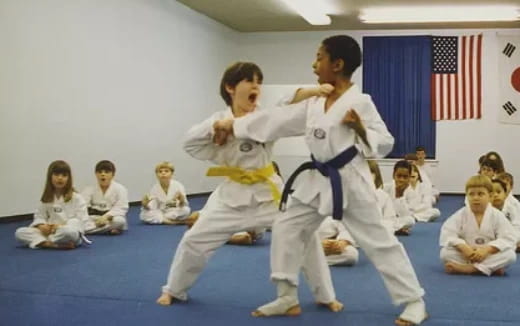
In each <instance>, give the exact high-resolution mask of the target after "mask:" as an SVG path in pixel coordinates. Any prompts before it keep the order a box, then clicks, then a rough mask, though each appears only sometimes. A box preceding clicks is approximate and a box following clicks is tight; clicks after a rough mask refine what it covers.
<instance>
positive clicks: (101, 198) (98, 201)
mask: <svg viewBox="0 0 520 326" xmlns="http://www.w3.org/2000/svg"><path fill="white" fill-rule="evenodd" d="M81 194H82V196H83V198H84V199H85V201H86V202H87V205H88V207H91V208H93V209H96V210H99V211H108V212H107V213H106V214H108V215H111V216H114V217H115V216H121V217H123V218H126V213H127V212H128V191H127V190H126V188H125V187H124V186H123V185H121V184H120V183H117V182H115V181H114V180H112V182H111V183H110V186H109V187H108V189H107V190H106V192H105V193H103V191H102V190H101V188H100V187H99V185H95V186H88V187H87V188H85V190H84V191H83V192H82V193H81ZM95 227H96V225H95V222H94V220H93V219H90V220H89V224H88V225H87V226H86V229H87V230H90V229H94V228H95ZM125 228H126V227H125Z"/></svg>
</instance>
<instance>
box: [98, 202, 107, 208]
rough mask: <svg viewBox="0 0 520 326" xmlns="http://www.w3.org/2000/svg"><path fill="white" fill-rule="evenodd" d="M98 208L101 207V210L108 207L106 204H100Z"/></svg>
mask: <svg viewBox="0 0 520 326" xmlns="http://www.w3.org/2000/svg"><path fill="white" fill-rule="evenodd" d="M98 206H99V208H106V207H107V204H105V203H100V204H99V205H98Z"/></svg>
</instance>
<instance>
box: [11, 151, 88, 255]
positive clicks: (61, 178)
mask: <svg viewBox="0 0 520 326" xmlns="http://www.w3.org/2000/svg"><path fill="white" fill-rule="evenodd" d="M87 221H88V215H87V205H86V204H85V201H84V200H83V198H82V197H81V196H80V195H79V194H78V193H76V192H75V191H74V188H73V186H72V173H71V169H70V166H69V165H68V164H67V163H66V162H64V161H54V162H52V163H51V164H50V165H49V168H48V169H47V178H46V181H45V189H44V191H43V194H42V197H41V204H40V207H39V208H38V210H37V211H36V213H34V220H33V222H32V223H31V224H30V225H29V226H28V227H21V228H18V229H17V230H16V233H15V237H16V239H17V240H18V241H20V242H21V243H23V244H25V245H27V246H29V248H33V249H35V248H53V249H73V248H76V247H77V246H79V245H80V244H81V242H82V237H81V234H82V233H83V231H84V224H85V223H86V222H87Z"/></svg>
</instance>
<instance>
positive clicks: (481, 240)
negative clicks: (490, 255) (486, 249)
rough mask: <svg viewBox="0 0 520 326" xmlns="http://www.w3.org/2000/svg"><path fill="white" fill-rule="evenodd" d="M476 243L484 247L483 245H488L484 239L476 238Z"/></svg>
mask: <svg viewBox="0 0 520 326" xmlns="http://www.w3.org/2000/svg"><path fill="white" fill-rule="evenodd" d="M475 243H476V244H478V245H482V244H484V243H486V240H484V239H483V238H476V239H475Z"/></svg>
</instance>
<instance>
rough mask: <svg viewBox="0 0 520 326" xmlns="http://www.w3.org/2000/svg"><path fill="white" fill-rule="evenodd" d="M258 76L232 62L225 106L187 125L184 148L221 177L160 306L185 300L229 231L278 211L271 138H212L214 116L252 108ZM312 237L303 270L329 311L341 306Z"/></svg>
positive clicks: (266, 223)
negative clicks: (209, 163)
mask: <svg viewBox="0 0 520 326" xmlns="http://www.w3.org/2000/svg"><path fill="white" fill-rule="evenodd" d="M262 79H263V76H262V72H261V70H260V68H259V67H258V66H257V65H256V64H254V63H249V62H238V63H235V64H234V65H232V66H230V67H229V68H228V69H227V70H226V71H225V72H224V75H223V77H222V81H221V85H220V93H221V96H222V98H223V99H224V101H225V102H226V104H227V105H228V106H229V107H228V108H227V109H226V110H223V111H219V112H216V113H215V114H213V115H212V116H211V117H210V118H209V119H207V120H205V121H204V122H202V123H200V124H197V125H195V126H193V127H192V128H191V129H190V130H189V131H188V133H187V136H186V139H185V143H184V149H185V150H186V151H187V152H188V153H189V154H190V155H192V156H193V157H195V158H197V159H199V160H210V161H212V162H214V163H216V164H219V165H221V166H218V167H214V168H210V169H209V170H208V172H207V175H208V176H227V178H226V179H225V180H224V181H223V182H222V183H221V184H220V185H219V186H218V187H217V189H215V191H214V192H213V193H212V194H211V196H210V197H209V198H208V202H207V203H206V205H205V207H204V209H203V210H201V211H200V212H199V213H200V216H199V218H198V220H197V222H196V223H195V224H194V225H193V227H192V228H191V229H189V230H188V231H187V232H186V233H185V234H184V236H183V238H182V240H181V242H180V243H179V245H178V247H177V250H176V252H175V257H174V260H173V262H172V265H171V268H170V271H169V274H168V279H167V283H166V284H165V285H164V286H163V287H162V295H161V296H160V297H159V298H158V299H157V303H158V304H160V305H169V304H171V303H172V301H173V300H174V299H177V300H187V297H188V296H187V291H188V290H189V289H190V288H191V286H192V285H193V284H194V283H195V281H196V280H197V278H198V276H199V274H200V273H201V272H202V270H203V268H204V267H205V265H206V263H207V261H208V260H209V258H210V257H211V256H212V255H213V253H214V252H215V250H217V249H218V248H220V247H221V246H223V245H224V244H225V243H226V242H227V241H228V240H229V239H230V238H231V236H232V235H233V234H234V233H236V232H239V231H243V230H255V229H257V228H261V227H264V228H266V227H270V226H271V225H272V223H273V219H274V218H275V216H276V215H279V212H278V207H277V202H278V200H279V197H280V188H281V186H282V180H281V178H280V176H278V174H276V172H275V169H274V167H273V165H272V149H273V145H274V142H273V141H266V142H255V141H251V140H249V139H244V138H243V137H237V138H231V137H230V139H229V140H228V142H227V143H226V144H225V145H224V144H222V145H217V144H215V143H214V141H215V142H216V140H217V139H219V137H220V135H218V134H215V133H214V124H215V122H216V121H218V120H221V119H225V118H232V117H240V116H247V115H249V114H250V113H251V112H253V111H255V109H256V106H257V98H258V97H259V95H260V85H261V83H262ZM315 241H316V242H315V244H316V246H315V247H314V248H313V249H314V250H309V252H308V254H307V256H306V259H305V261H306V264H305V266H306V272H305V273H304V274H305V276H306V277H307V278H308V280H309V282H310V284H311V290H312V292H313V295H314V297H315V299H316V302H319V303H322V304H326V305H327V306H328V307H329V309H330V310H332V311H338V310H341V308H342V307H343V305H342V304H341V303H339V302H338V301H337V300H336V298H335V293H334V289H333V286H332V282H331V281H330V270H329V267H328V266H327V263H326V261H325V255H324V254H323V250H322V249H321V247H320V242H319V239H318V238H317V237H316V238H315ZM320 262H321V264H320ZM320 267H321V268H320ZM290 314H293V315H296V314H299V311H298V309H294V310H292V311H291V312H290Z"/></svg>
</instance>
